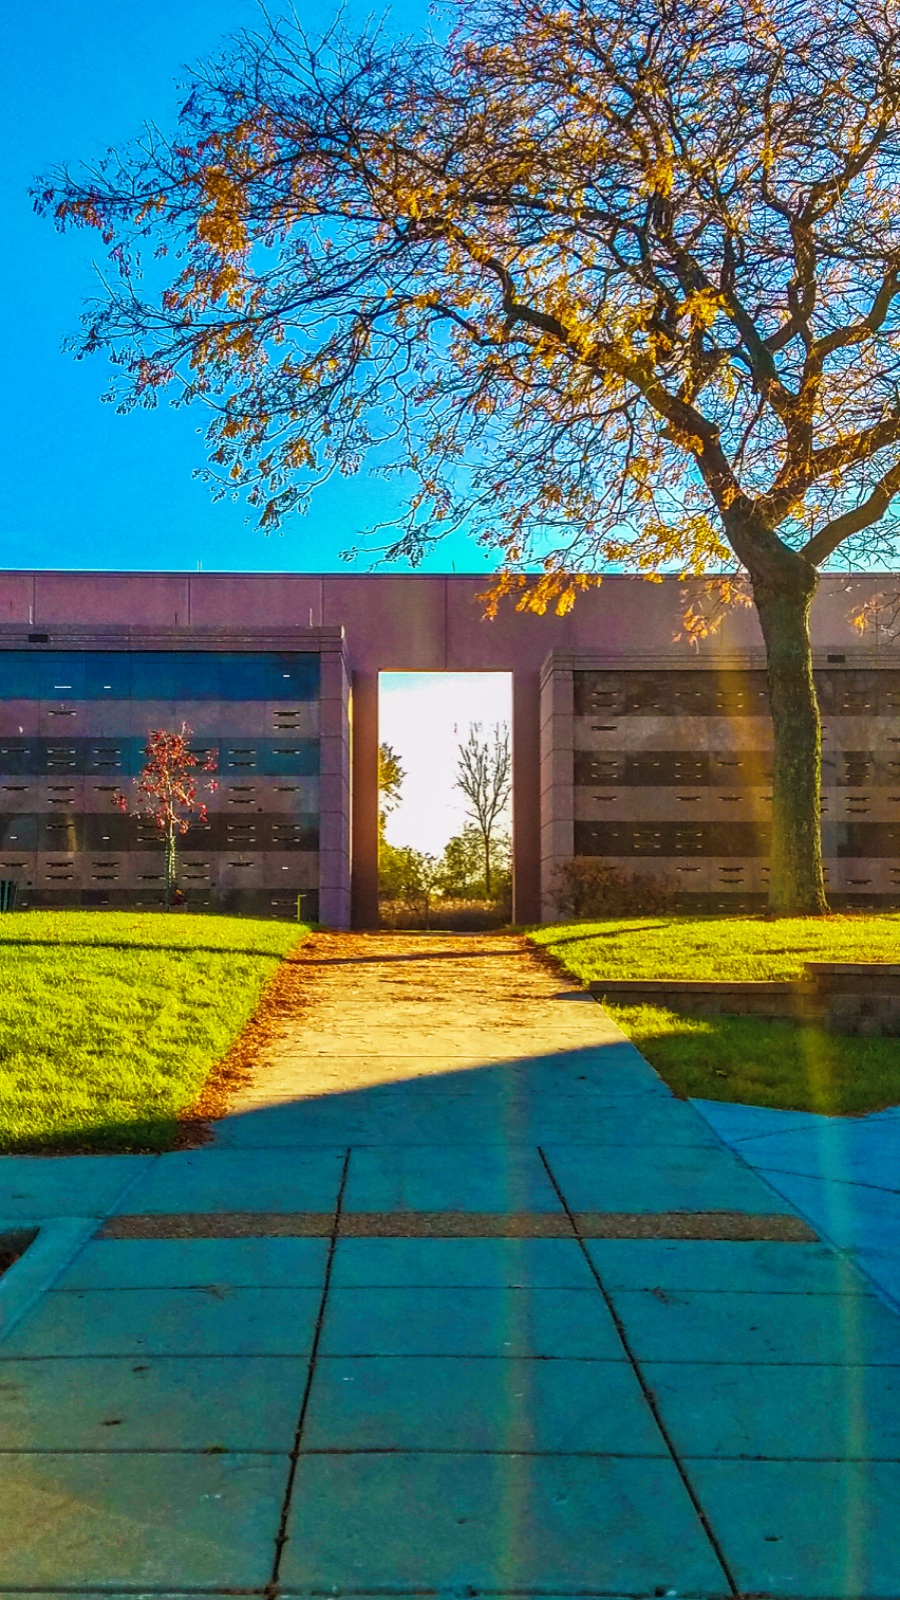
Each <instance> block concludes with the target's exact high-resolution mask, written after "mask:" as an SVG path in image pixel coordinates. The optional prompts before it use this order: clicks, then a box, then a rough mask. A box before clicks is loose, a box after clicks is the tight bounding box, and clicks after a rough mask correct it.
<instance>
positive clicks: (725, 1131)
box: [690, 1098, 810, 1144]
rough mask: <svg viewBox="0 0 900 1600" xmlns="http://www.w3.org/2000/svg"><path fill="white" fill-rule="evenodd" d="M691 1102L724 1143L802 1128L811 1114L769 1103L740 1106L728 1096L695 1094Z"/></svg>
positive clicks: (738, 1142)
mask: <svg viewBox="0 0 900 1600" xmlns="http://www.w3.org/2000/svg"><path fill="white" fill-rule="evenodd" d="M690 1104H691V1105H692V1106H695V1107H696V1108H697V1110H698V1111H699V1112H700V1114H701V1116H702V1117H703V1118H704V1119H705V1120H706V1121H707V1122H708V1123H709V1124H710V1126H711V1127H713V1128H715V1130H716V1133H718V1134H719V1136H720V1138H722V1139H724V1140H725V1143H726V1144H742V1143H743V1142H744V1140H745V1139H758V1138H760V1137H765V1136H766V1135H767V1134H770V1133H774V1132H777V1133H782V1132H786V1131H787V1130H789V1129H791V1128H805V1127H806V1126H807V1124H808V1122H809V1115H810V1114H809V1112H808V1111H775V1110H773V1109H772V1107H771V1106H743V1105H738V1104H737V1103H736V1102H732V1101H730V1100H704V1099H701V1098H694V1099H692V1100H691V1101H690Z"/></svg>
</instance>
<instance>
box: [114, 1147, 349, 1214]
mask: <svg viewBox="0 0 900 1600" xmlns="http://www.w3.org/2000/svg"><path fill="white" fill-rule="evenodd" d="M343 1164H344V1150H343V1149H334V1150H312V1151H296V1150H290V1151H287V1150H286V1151H283V1152H282V1151H266V1150H262V1151H259V1150H222V1149H216V1148H213V1149H200V1150H176V1151H174V1152H173V1153H172V1154H171V1155H164V1156H158V1157H157V1158H156V1161H155V1162H154V1164H153V1166H152V1167H151V1168H150V1169H149V1170H148V1171H147V1172H146V1173H144V1174H143V1175H142V1176H141V1177H140V1179H139V1180H138V1182H137V1183H135V1185H134V1186H133V1188H131V1189H129V1191H128V1194H127V1196H125V1197H123V1199H122V1200H121V1201H120V1202H119V1204H118V1205H117V1206H116V1207H115V1208H114V1209H115V1210H116V1211H128V1212H142V1213H147V1212H172V1211H330V1210H333V1208H334V1204H335V1201H336V1200H337V1195H338V1189H339V1187H340V1181H341V1172H342V1170H343ZM126 1201H127V1204H126Z"/></svg>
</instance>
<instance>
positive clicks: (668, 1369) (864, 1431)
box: [642, 1362, 900, 1461]
mask: <svg viewBox="0 0 900 1600" xmlns="http://www.w3.org/2000/svg"><path fill="white" fill-rule="evenodd" d="M642 1372H643V1375H644V1378H645V1379H646V1381H647V1382H648V1383H649V1385H650V1388H651V1389H652V1391H653V1394H654V1396H655V1399H656V1403H657V1406H658V1408H659V1412H660V1415H661V1417H662V1419H663V1422H664V1424H665V1427H666V1430H667V1432H668V1434H669V1437H670V1438H671V1439H672V1441H673V1443H674V1446H675V1449H676V1451H677V1452H678V1454H679V1455H680V1456H681V1457H683V1458H685V1459H686V1458H688V1457H691V1456H724V1457H748V1458H754V1457H766V1458H767V1459H770V1460H782V1461H802V1460H820V1461H840V1460H860V1461H866V1460H868V1461H900V1368H897V1367H858V1366H833V1367H829V1366H815V1367H814V1366H792V1367H778V1366H767V1367H760V1366H737V1365H733V1366H723V1365H703V1364H697V1365H691V1364H690V1363H687V1362H685V1363H681V1364H679V1363H675V1364H671V1365H669V1364H667V1363H663V1362H659V1363H657V1362H644V1363H643V1366H642Z"/></svg>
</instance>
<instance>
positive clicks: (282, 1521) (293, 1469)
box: [264, 1145, 353, 1600]
mask: <svg viewBox="0 0 900 1600" xmlns="http://www.w3.org/2000/svg"><path fill="white" fill-rule="evenodd" d="M352 1156H353V1147H352V1145H351V1146H350V1147H349V1148H348V1149H347V1150H346V1151H345V1154H344V1165H343V1168H342V1170H341V1181H340V1185H339V1187H338V1194H337V1200H336V1202H335V1208H334V1216H333V1226H332V1230H331V1240H330V1243H329V1246H328V1259H327V1261H326V1263H325V1276H324V1279H323V1282H322V1295H321V1299H320V1301H319V1310H318V1315H317V1317H316V1326H315V1330H314V1332H313V1338H312V1344H311V1346H310V1352H309V1359H308V1363H307V1368H306V1382H305V1384H304V1386H303V1398H302V1400H301V1402H300V1411H299V1414H298V1416H297V1426H296V1429H295V1431H294V1442H293V1447H292V1449H291V1453H290V1465H289V1467H288V1475H287V1482H286V1484H285V1486H284V1498H283V1500H282V1502H281V1516H280V1518H279V1523H278V1532H277V1533H276V1535H275V1554H274V1559H273V1562H272V1575H271V1578H270V1579H269V1582H268V1584H267V1585H266V1588H265V1591H264V1592H265V1594H266V1595H267V1596H269V1597H270V1600H278V1593H279V1589H280V1583H279V1578H280V1575H281V1562H282V1557H283V1555H284V1550H285V1546H286V1544H287V1541H288V1538H289V1534H288V1531H287V1525H288V1518H289V1516H290V1512H291V1502H292V1500H293V1495H294V1484H295V1482H296V1479H297V1469H298V1467H299V1464H300V1456H301V1445H302V1441H303V1428H304V1424H305V1422H306V1413H307V1411H308V1409H309V1397H310V1394H311V1392H312V1385H313V1377H314V1375H315V1370H316V1357H317V1355H318V1353H319V1344H320V1341H321V1338H322V1324H323V1322H324V1320H325V1306H326V1304H327V1301H328V1290H329V1288H330V1286H331V1273H332V1268H333V1266H334V1253H335V1250H336V1249H337V1241H338V1227H339V1223H340V1216H341V1207H342V1205H343V1201H344V1191H345V1189H346V1187H347V1176H348V1173H349V1171H350V1161H351V1159H352Z"/></svg>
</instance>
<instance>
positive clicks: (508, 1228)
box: [97, 1211, 817, 1244]
mask: <svg viewBox="0 0 900 1600" xmlns="http://www.w3.org/2000/svg"><path fill="white" fill-rule="evenodd" d="M335 1233H336V1234H337V1237H338V1238H345V1239H573V1238H577V1237H578V1238H583V1239H725V1240H733V1241H748V1242H750V1241H754V1240H774V1241H778V1242H780V1243H784V1244H809V1243H811V1242H813V1241H815V1239H816V1238H817V1235H816V1234H815V1233H814V1232H813V1230H812V1228H810V1227H809V1226H808V1224H807V1223H805V1222H804V1221H803V1220H802V1219H801V1218H800V1217H795V1216H791V1215H789V1214H785V1213H774V1214H771V1215H755V1214H749V1213H747V1212H743V1211H661V1212H660V1211H657V1212H653V1211H648V1212H629V1211H624V1212H623V1211H582V1212H575V1213H573V1215H572V1217H571V1218H570V1217H569V1216H568V1214H567V1213H566V1212H564V1211H517V1212H505V1213H504V1212H492V1211H344V1212H341V1214H340V1216H339V1217H337V1218H336V1217H335V1214H334V1212H330V1211H287V1212H256V1211H222V1212H174V1213H169V1214H160V1215H157V1214H153V1215H130V1216H129V1215H122V1216H118V1217H110V1218H109V1219H108V1220H107V1221H106V1222H105V1223H104V1224H103V1226H102V1227H101V1228H100V1229H99V1232H98V1235H97V1237H98V1238H101V1239H277V1238H294V1239H320V1238H330V1237H331V1236H332V1235H333V1234H335Z"/></svg>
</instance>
